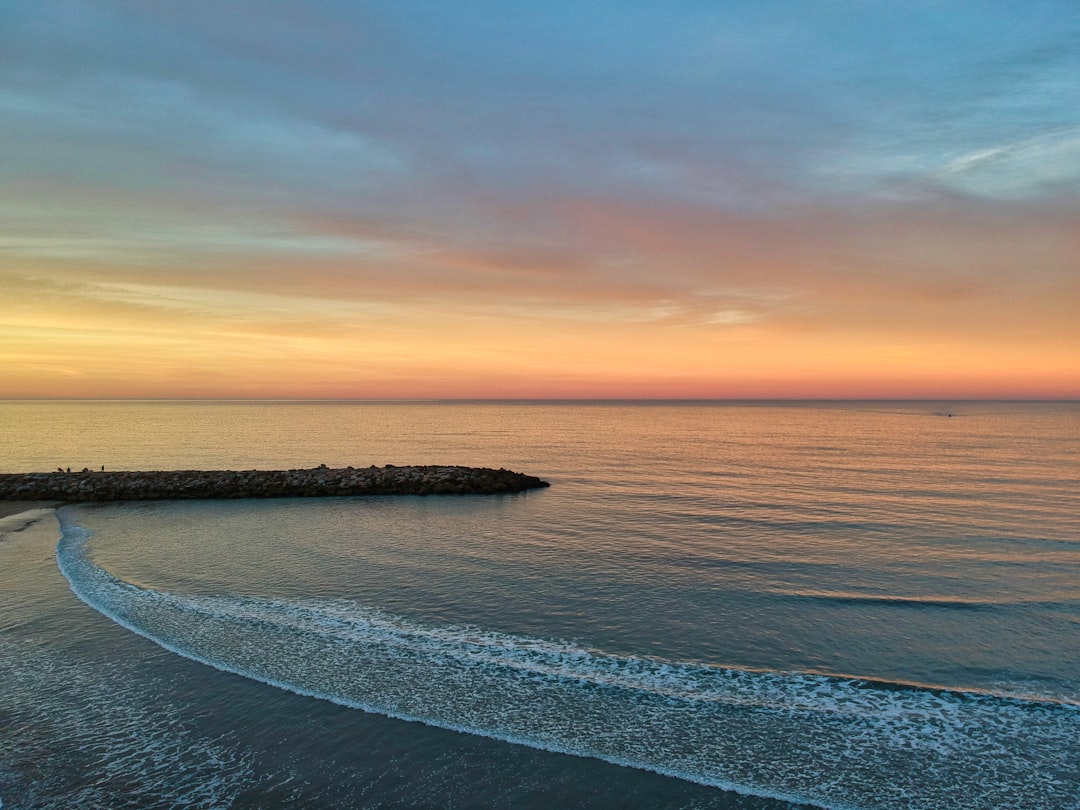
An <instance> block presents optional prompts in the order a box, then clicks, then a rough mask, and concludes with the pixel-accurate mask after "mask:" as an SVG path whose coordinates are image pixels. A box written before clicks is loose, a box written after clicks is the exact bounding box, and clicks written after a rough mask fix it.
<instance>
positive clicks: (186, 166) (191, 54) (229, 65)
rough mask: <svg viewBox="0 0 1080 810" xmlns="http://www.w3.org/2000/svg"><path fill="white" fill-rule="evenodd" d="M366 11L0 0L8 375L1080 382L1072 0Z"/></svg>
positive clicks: (796, 387)
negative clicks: (983, 4)
mask: <svg viewBox="0 0 1080 810" xmlns="http://www.w3.org/2000/svg"><path fill="white" fill-rule="evenodd" d="M406 5H407V4H406ZM976 5H978V4H976ZM361 6H362V7H363V8H364V13H362V14H361V13H357V14H356V15H354V16H353V17H350V18H349V19H344V20H343V19H339V18H337V17H336V16H335V15H334V14H333V13H332V10H331V9H330V8H329V7H326V8H324V7H323V5H322V3H318V2H316V3H312V4H310V6H309V7H307V9H306V10H305V12H304V13H303V14H300V13H297V14H293V15H290V16H289V17H288V18H287V19H286V18H285V17H280V16H279V15H277V14H276V13H268V14H267V15H266V17H265V19H259V20H252V19H250V18H248V17H244V16H243V15H240V14H239V13H237V14H235V15H233V14H232V13H231V12H229V11H228V10H218V11H215V12H213V13H212V14H211V13H210V12H208V9H209V8H210V6H205V5H203V4H193V5H192V6H191V8H190V10H188V11H173V12H170V13H168V14H166V13H165V12H164V11H161V10H154V9H153V8H150V9H147V8H140V7H138V6H130V5H128V6H124V5H121V6H118V7H117V9H114V11H113V12H112V13H108V14H106V13H104V12H100V14H99V12H97V11H95V10H94V9H93V8H92V7H88V8H86V9H84V13H83V14H82V15H81V16H76V17H74V18H73V19H72V20H71V21H70V24H69V25H68V26H67V27H66V28H58V27H55V26H49V25H46V24H45V22H46V20H45V19H44V17H43V16H42V14H43V12H40V11H39V7H38V6H36V5H35V4H31V3H25V4H23V3H16V4H15V9H16V11H15V12H14V13H13V17H12V19H13V25H12V27H11V29H10V30H11V31H13V32H14V35H13V36H12V37H11V49H10V50H11V57H10V59H9V60H8V62H7V64H5V66H4V67H3V69H2V72H0V111H2V112H3V115H4V118H5V120H6V121H7V122H9V124H14V126H10V125H9V126H5V127H4V128H3V130H2V131H0V150H2V153H3V154H4V155H5V156H6V159H5V161H4V165H3V167H2V168H0V290H2V297H0V397H5V398H51V397H58V398H96V397H108V398H116V397H134V398H147V397H152V398H159V397H160V398H170V397H194V398H218V397H220V398H227V397H241V398H257V399H262V398H267V399H276V398H415V397H419V398H486V397H495V398H501V397H509V398H543V397H555V398H574V397H582V398H606V397H613V398H632V397H645V398H669V397H670V398H726V397H733V398H744V397H745V398H772V397H778V398H788V397H790V398H814V397H823V398H843V397H884V398H903V397H913V398H960V397H977V398H995V397H1003V398H1027V397H1030V398H1078V397H1080V194H1078V193H1077V189H1078V188H1080V90H1077V83H1076V82H1075V81H1074V80H1072V81H1070V80H1068V79H1067V77H1070V76H1071V77H1073V78H1074V77H1075V76H1076V75H1080V57H1078V56H1077V55H1076V54H1075V53H1073V51H1071V50H1069V49H1067V48H1062V49H1059V50H1054V43H1056V42H1058V41H1059V40H1060V41H1069V40H1068V37H1069V33H1068V32H1069V31H1076V32H1080V13H1077V14H1074V15H1071V16H1069V15H1066V17H1065V18H1064V20H1062V19H1061V17H1060V15H1058V16H1057V17H1055V20H1056V22H1055V26H1054V27H1048V26H1046V25H1043V24H1042V23H1041V22H1040V19H1039V18H1038V15H1034V18H1032V19H1027V18H1025V19H1019V18H1016V17H1012V16H1010V15H1009V12H1007V11H1005V10H1002V9H1001V8H1000V7H998V6H993V7H992V8H991V7H989V6H988V7H987V8H985V9H982V10H975V11H972V12H971V13H972V14H976V12H978V15H979V19H980V20H981V22H980V25H979V26H978V27H974V28H970V29H969V28H965V27H964V26H963V25H959V24H958V23H962V22H963V21H964V20H963V17H962V13H961V12H956V11H949V10H947V9H938V10H936V11H935V10H933V9H931V10H927V9H921V10H920V11H918V12H917V13H916V12H907V11H903V10H896V9H892V10H887V9H886V6H885V5H884V4H883V5H882V6H881V7H878V6H876V5H874V4H870V5H869V6H867V7H866V8H865V9H864V10H863V12H862V15H861V16H860V15H847V16H844V17H828V16H822V17H815V18H813V19H807V20H805V21H804V22H805V25H800V26H795V27H794V28H793V27H792V26H790V25H786V24H785V25H781V24H779V23H775V22H773V21H770V18H769V15H767V14H764V13H762V14H761V15H760V16H754V15H751V14H749V13H748V12H740V13H739V14H735V13H731V14H730V16H729V17H728V18H724V17H723V16H722V15H721V17H720V18H717V17H715V16H710V17H708V18H707V19H704V18H703V19H701V20H695V19H692V17H693V15H691V14H690V13H689V12H687V13H686V14H685V15H681V16H673V15H671V14H669V13H667V12H665V11H663V10H661V9H660V8H659V7H656V8H652V9H649V10H644V9H638V13H639V16H640V17H641V19H640V20H637V18H636V17H633V18H631V19H629V20H627V19H625V18H624V17H623V16H618V17H611V18H610V19H609V18H606V17H605V16H604V14H605V12H604V9H605V8H607V7H606V5H604V4H596V8H595V9H593V10H592V11H591V12H589V13H586V12H584V11H581V10H576V11H571V10H569V8H562V7H560V9H561V10H559V9H556V8H554V7H553V8H552V10H551V11H550V13H549V14H547V15H540V16H538V17H529V18H522V19H521V20H516V21H515V20H505V21H504V22H503V23H498V24H493V25H491V26H489V27H487V28H477V27H476V26H474V25H471V22H475V20H474V21H471V22H470V20H469V19H468V13H463V15H462V17H461V18H458V17H454V18H453V19H450V18H446V19H426V18H425V19H420V18H417V17H415V16H410V15H409V14H408V13H407V10H405V9H398V10H389V9H380V8H378V7H377V6H373V7H371V8H368V7H366V6H363V4H361ZM608 10H609V11H610V12H611V13H612V14H615V13H616V9H615V7H614V6H612V7H611V9H608ZM991 12H992V13H991ZM905 14H912V15H914V16H913V17H911V18H910V19H907V18H904V19H900V18H903V17H904V15H905ZM957 14H960V15H961V16H956V15H957ZM896 15H899V17H898V18H897V19H893V18H894V17H896ZM1027 17H1031V15H1027ZM615 19H618V20H619V25H618V36H614V37H613V36H611V35H610V32H611V29H610V28H609V27H605V26H609V25H610V24H611V22H612V20H615ZM635 20H637V22H635ZM885 23H889V24H890V26H887V30H890V31H895V30H910V31H911V40H910V42H906V41H905V42H903V43H901V44H900V45H895V43H892V40H890V43H892V44H890V50H888V51H887V52H883V51H882V50H881V47H882V46H881V43H880V42H877V39H876V38H877V37H880V36H882V34H881V33H880V32H881V30H885V29H883V28H882V26H883V25H884V24H885ZM901 23H903V24H904V25H906V26H907V28H906V29H904V28H903V27H902V26H901V27H900V28H897V26H898V25H900V24H901ZM503 24H505V26H506V28H505V30H504V29H503V28H501V27H500V26H501V25H503ZM373 30H378V31H380V32H382V34H385V35H386V37H387V42H386V43H385V44H380V42H381V39H380V40H379V41H378V42H374V43H373V42H372V40H371V39H370V37H369V34H370V32H371V31H373ZM331 32H332V35H331ZM388 32H389V33H388ZM603 32H607V33H606V34H605V33H603ZM721 35H722V36H721ZM930 35H933V36H930ZM380 36H381V35H380ZM890 36H891V35H890ZM513 37H518V38H520V41H521V42H526V43H529V46H528V47H525V46H524V45H522V46H521V47H514V46H513V42H512V40H513ZM657 37H659V38H660V40H661V41H662V42H663V43H665V45H664V47H665V48H667V49H668V50H665V54H667V57H668V58H666V59H658V58H645V55H646V54H651V55H652V56H656V54H655V53H653V51H654V49H656V48H658V47H660V45H659V44H658V42H657V39H656V38H657ZM941 37H946V38H951V39H950V40H949V44H950V48H948V49H945V50H944V51H942V52H938V51H935V50H933V49H931V50H928V51H923V50H922V48H924V47H925V46H924V45H921V44H920V43H921V42H922V41H923V40H924V39H927V38H929V39H933V40H934V41H938V42H940V41H941ZM721 40H722V41H721ZM361 41H362V42H365V43H367V45H368V48H369V51H371V52H369V51H364V53H362V54H360V53H357V49H356V48H355V47H354V45H355V43H356V42H361ZM780 44H784V45H786V46H787V50H785V49H782V48H780V47H779V45H780ZM795 46H797V47H795ZM553 52H558V53H560V54H562V58H561V59H560V60H554V61H552V60H551V59H550V54H551V53H553ZM1047 53H1052V54H1056V56H1054V57H1052V58H1051V57H1047V56H1045V54H1047ZM1033 54H1042V55H1043V56H1041V57H1040V60H1041V61H1038V60H1034V59H1033V57H1032V55H1033ZM815 56H816V58H810V57H815ZM1074 68H1075V70H1074Z"/></svg>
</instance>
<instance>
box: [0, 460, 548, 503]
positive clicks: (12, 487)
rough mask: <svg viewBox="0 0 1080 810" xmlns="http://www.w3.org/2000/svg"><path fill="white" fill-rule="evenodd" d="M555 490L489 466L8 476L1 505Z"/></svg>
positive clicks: (0, 488)
mask: <svg viewBox="0 0 1080 810" xmlns="http://www.w3.org/2000/svg"><path fill="white" fill-rule="evenodd" d="M546 486H549V484H548V482H547V481H543V480H541V479H539V478H537V477H535V476H532V475H525V474H523V473H516V472H512V471H510V470H502V469H500V470H493V469H489V468H487V467H458V466H409V467H397V466H395V465H393V464H387V465H386V466H385V467H374V466H372V467H357V468H354V467H343V468H340V469H330V468H329V467H326V466H325V465H323V466H319V467H315V468H313V469H310V470H244V471H233V470H174V471H167V472H166V471H149V472H138V471H122V472H112V471H109V472H106V471H89V470H84V471H82V472H49V473H0V501H46V500H47V501H68V502H71V501H144V500H168V499H178V498H181V499H190V498H302V497H315V498H321V497H329V496H338V495H493V494H499V493H510V492H523V491H525V490H529V489H539V488H541V487H546Z"/></svg>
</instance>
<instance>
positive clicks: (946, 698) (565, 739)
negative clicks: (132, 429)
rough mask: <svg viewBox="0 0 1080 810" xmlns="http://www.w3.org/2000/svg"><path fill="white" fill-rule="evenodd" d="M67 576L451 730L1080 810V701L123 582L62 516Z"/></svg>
mask: <svg viewBox="0 0 1080 810" xmlns="http://www.w3.org/2000/svg"><path fill="white" fill-rule="evenodd" d="M60 517H61V525H62V537H61V540H60V542H59V544H58V546H57V561H58V564H59V567H60V570H61V571H62V572H63V574H64V576H65V577H66V578H67V579H68V582H69V583H70V586H71V589H72V591H73V592H74V593H75V594H76V595H77V596H78V597H79V598H80V599H82V600H83V601H84V602H86V603H87V604H88V605H90V606H91V607H93V608H95V609H97V610H98V611H100V612H101V613H103V614H105V615H106V616H109V617H110V618H112V619H113V620H114V621H116V622H117V623H119V624H121V625H123V626H124V627H127V628H129V629H131V630H133V631H134V632H137V633H139V634H141V635H143V636H146V637H147V638H149V639H152V640H153V641H155V642H157V643H158V644H160V645H161V646H163V647H165V648H166V649H169V650H171V651H173V652H176V653H178V654H180V655H184V656H186V657H189V658H192V659H195V660H197V661H201V662H203V663H206V664H208V665H210V666H213V667H216V668H218V669H221V670H225V671H229V672H234V673H238V674H241V675H244V676H247V677H250V678H253V679H256V680H259V681H262V682H265V683H268V684H272V685H275V686H279V687H281V688H284V689H288V690H291V691H293V692H296V693H298V694H302V695H309V696H313V697H318V698H323V699H326V700H330V701H333V702H335V703H338V704H341V705H343V706H349V707H354V708H358V709H363V710H366V711H371V712H378V713H381V714H384V715H388V716H391V717H397V718H401V719H405V720H413V721H420V722H423V723H427V724H430V725H434V726H439V727H442V728H447V729H452V730H457V731H462V732H468V733H473V734H480V735H484V736H488V737H492V738H496V739H501V740H506V741H509V742H514V743H520V744H525V745H530V746H533V747H537V748H542V749H546V750H550V751H557V752H563V753H569V754H575V755H580V756H589V757H596V758H599V759H603V760H606V761H609V762H614V763H617V764H622V765H627V766H631V767H637V768H643V769H647V770H651V771H655V772H658V773H662V774H667V775H670V776H675V777H679V778H683V779H687V780H691V781H694V782H698V783H701V784H706V785H713V786H716V787H720V788H724V789H729V790H735V791H738V792H741V793H746V794H754V795H759V796H767V797H773V798H777V799H781V800H787V801H795V802H807V803H813V804H816V805H819V806H821V807H829V808H846V807H860V808H869V807H891V806H898V805H901V804H902V805H903V806H905V807H909V808H913V810H917V809H918V808H937V807H942V806H949V807H954V808H959V809H960V810H963V808H974V807H1007V806H1029V807H1040V808H1071V809H1072V810H1076V808H1078V807H1080V804H1078V802H1080V800H1078V799H1077V795H1078V792H1080V764H1078V763H1080V750H1078V742H1077V741H1078V740H1080V706H1078V705H1075V704H1073V703H1070V702H1068V701H1064V702H1062V701H1047V700H1033V699H1023V698H1020V697H1016V696H1008V695H1001V694H990V693H975V692H961V691H950V690H945V689H928V688H919V687H912V686H906V685H901V684H883V683H876V682H872V681H865V680H858V679H853V678H842V677H834V676H828V675H820V674H811V673H795V672H792V673H784V672H760V671H749V670H740V669H733V668H724V667H718V666H710V665H707V664H702V663H694V662H680V661H668V660H662V659H657V658H649V657H631V656H617V655H611V654H607V653H605V652H603V651H600V650H595V649H590V648H588V647H585V646H582V645H579V644H575V643H571V642H561V641H553V640H548V639H539V638H530V637H526V636H519V635H512V634H507V633H502V632H495V631H491V630H485V629H482V628H476V627H467V626H432V625H425V624H422V623H418V622H414V621H412V620H409V619H407V618H404V617H400V616H395V615H392V614H389V613H385V612H383V611H380V610H378V609H376V608H373V607H370V606H365V605H362V604H358V603H356V602H353V601H348V600H315V599H306V600H283V599H263V598H255V597H250V596H241V595H236V594H220V595H213V596H207V595H193V594H184V593H174V592H166V591H158V590H153V589H148V588H144V587H140V586H137V585H135V584H133V583H130V582H125V581H123V580H121V579H119V578H117V577H115V576H113V575H112V574H111V573H109V572H108V571H106V570H105V569H103V568H101V567H99V566H98V565H96V564H95V563H94V562H93V561H92V559H91V558H90V557H89V555H88V554H87V548H86V541H87V540H88V539H89V536H90V533H89V532H88V531H87V530H86V529H84V528H82V527H80V526H78V525H76V524H74V523H72V522H70V521H69V520H68V519H66V517H65V515H64V512H63V510H62V511H61V513H60Z"/></svg>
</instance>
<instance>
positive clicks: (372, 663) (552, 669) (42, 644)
mask: <svg viewBox="0 0 1080 810" xmlns="http://www.w3.org/2000/svg"><path fill="white" fill-rule="evenodd" d="M0 432H2V433H3V436H2V438H3V442H2V444H0V447H2V449H0V453H3V454H5V456H4V458H3V459H2V460H0V468H2V469H4V471H29V470H47V469H55V468H56V467H57V466H63V467H67V466H71V467H72V468H74V469H81V468H83V467H84V466H86V467H90V468H97V467H99V466H101V465H105V466H106V467H107V468H109V469H124V468H126V469H178V468H210V469H216V468H231V469H251V468H263V469H268V468H283V467H311V466H316V465H317V464H320V463H325V464H327V465H328V466H331V467H337V466H347V465H353V466H367V465H368V464H379V465H381V464H384V463H396V464H437V463H450V464H470V465H482V466H496V467H498V466H506V467H510V468H512V469H517V470H519V471H522V472H527V473H531V474H536V475H540V476H542V477H544V478H546V479H547V480H549V481H551V483H552V487H551V488H550V489H547V490H541V491H535V492H529V493H523V494H519V495H513V496H497V497H450V496H447V497H427V498H420V497H396V498H395V497H381V498H341V499H285V500H266V501H191V502H148V503H131V504H113V505H104V506H102V505H99V506H91V505H72V506H65V507H63V508H61V509H59V510H58V511H57V512H56V513H55V514H54V513H52V512H49V511H44V512H42V511H39V512H34V513H27V514H24V515H21V516H17V517H13V518H6V519H3V520H2V521H0V535H3V539H2V540H0V578H2V581H0V684H3V686H4V688H3V690H2V692H0V799H2V800H3V802H4V807H5V808H18V807H69V806H109V807H112V806H124V805H127V806H177V805H186V806H203V807H265V806H289V807H326V806H337V807H350V806H355V807H380V806H383V807H402V806H409V807H485V806H493V807H537V808H539V807H552V806H582V807H614V806H621V807H627V806H640V807H716V808H735V807H740V808H762V809H764V808H778V807H790V806H803V805H805V806H814V807H838V808H839V807H853V808H893V807H905V808H940V807H955V808H967V807H970V808H995V807H1001V808H1006V807H1009V808H1012V807H1025V808H1080V406H1077V405H1076V404H1075V403H975V402H968V403H925V402H918V403H882V402H874V403H866V402H860V403H756V404H749V403H666V404H656V403H654V404H642V403H319V404H310V403H307V404H304V403H6V404H0Z"/></svg>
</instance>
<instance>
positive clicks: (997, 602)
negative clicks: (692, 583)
mask: <svg viewBox="0 0 1080 810" xmlns="http://www.w3.org/2000/svg"><path fill="white" fill-rule="evenodd" d="M769 593H771V594H772V595H774V596H778V597H781V598H784V599H796V600H805V601H815V602H831V603H833V604H837V605H883V606H887V607H903V608H945V609H948V610H995V609H998V608H1002V607H1017V606H1023V607H1045V608H1060V607H1061V606H1062V605H1063V604H1071V602H1073V601H1075V600H1070V599H1069V597H1068V596H1067V595H1062V596H1061V597H1060V598H1057V599H1052V600H1051V599H1045V598H1043V599H1023V598H1019V599H1015V598H1013V599H1009V598H1001V599H967V598H964V597H958V596H936V595H924V596H907V595H902V594H873V593H856V592H851V591H818V590H794V591H790V590H770V591H769Z"/></svg>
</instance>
